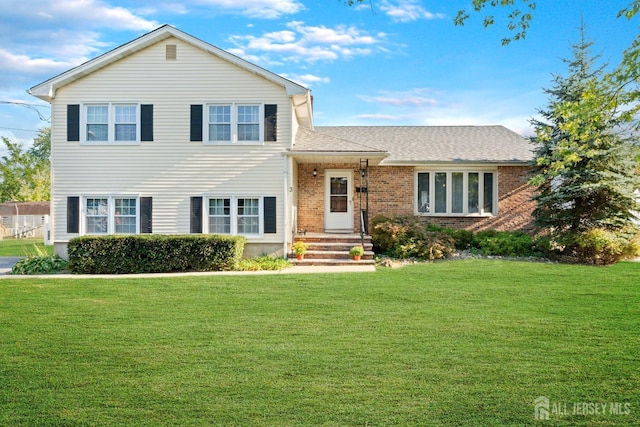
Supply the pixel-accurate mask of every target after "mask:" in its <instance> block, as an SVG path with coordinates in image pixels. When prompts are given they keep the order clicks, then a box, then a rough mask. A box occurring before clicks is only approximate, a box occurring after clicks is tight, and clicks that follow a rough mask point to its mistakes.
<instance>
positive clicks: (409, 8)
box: [380, 0, 446, 22]
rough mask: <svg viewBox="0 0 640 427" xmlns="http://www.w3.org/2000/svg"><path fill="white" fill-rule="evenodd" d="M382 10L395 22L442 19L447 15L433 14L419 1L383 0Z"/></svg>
mask: <svg viewBox="0 0 640 427" xmlns="http://www.w3.org/2000/svg"><path fill="white" fill-rule="evenodd" d="M380 10H381V11H383V12H384V13H385V14H387V16H389V17H390V18H391V19H392V20H393V21H394V22H412V21H417V20H419V19H442V18H445V17H446V15H444V14H442V13H432V12H429V11H428V10H426V9H425V8H424V7H422V5H421V4H420V2H419V1H418V0H399V1H398V2H391V1H387V0H383V1H382V2H381V3H380Z"/></svg>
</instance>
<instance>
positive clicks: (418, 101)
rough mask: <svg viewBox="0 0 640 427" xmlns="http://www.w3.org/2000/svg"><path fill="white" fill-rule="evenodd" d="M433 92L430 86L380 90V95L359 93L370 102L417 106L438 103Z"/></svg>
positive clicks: (360, 96)
mask: <svg viewBox="0 0 640 427" xmlns="http://www.w3.org/2000/svg"><path fill="white" fill-rule="evenodd" d="M432 93H433V90H432V89H429V88H416V89H411V90H408V91H401V92H393V91H380V95H377V96H370V95H358V97H359V98H360V99H362V100H363V101H365V102H370V103H378V104H390V105H395V106H405V105H406V106H412V107H416V106H420V105H435V104H438V100H437V99H436V98H434V97H433V95H432Z"/></svg>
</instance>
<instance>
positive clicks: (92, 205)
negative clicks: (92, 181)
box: [83, 196, 140, 234]
mask: <svg viewBox="0 0 640 427" xmlns="http://www.w3.org/2000/svg"><path fill="white" fill-rule="evenodd" d="M139 211H140V206H139V198H138V197H134V196H97V197H91V196H87V197H84V198H83V221H84V232H85V234H138V233H139V229H138V224H139V220H138V219H139Z"/></svg>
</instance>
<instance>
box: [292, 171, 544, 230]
mask: <svg viewBox="0 0 640 427" xmlns="http://www.w3.org/2000/svg"><path fill="white" fill-rule="evenodd" d="M314 169H316V170H317V171H318V175H317V176H316V177H314V176H313V170H314ZM325 169H351V170H353V176H354V189H353V195H354V204H353V206H354V221H353V222H354V231H355V232H357V231H358V230H359V224H360V221H359V212H360V209H361V208H362V209H364V208H365V202H364V197H363V199H362V206H360V195H359V194H358V193H357V192H356V191H355V188H356V187H359V186H360V175H359V166H358V165H357V164H339V163H334V164H308V163H303V164H299V165H298V229H304V230H307V231H309V232H323V231H324V179H325V174H324V171H325ZM414 170H415V169H414V167H412V166H373V167H370V168H369V190H368V192H369V219H371V218H373V217H374V216H375V215H377V214H383V215H387V216H397V215H413V214H414ZM528 170H529V169H528V168H527V167H526V166H500V167H498V215H497V216H493V217H451V216H440V217H438V216H428V217H427V216H424V217H421V218H422V219H423V220H424V221H425V222H426V223H432V224H437V225H442V226H445V227H453V228H464V229H468V230H473V231H481V230H487V229H495V230H522V231H526V232H533V228H534V227H533V218H532V216H531V212H532V211H533V209H534V208H535V202H533V201H531V196H532V195H533V188H532V187H530V186H529V185H527V183H526V182H527V172H528Z"/></svg>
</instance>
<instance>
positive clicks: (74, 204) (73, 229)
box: [67, 196, 80, 233]
mask: <svg viewBox="0 0 640 427" xmlns="http://www.w3.org/2000/svg"><path fill="white" fill-rule="evenodd" d="M79 232H80V197H78V196H70V197H67V233H79Z"/></svg>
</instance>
